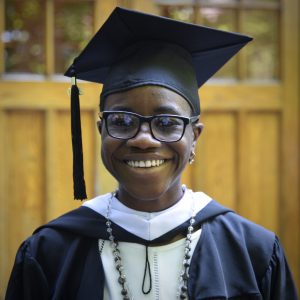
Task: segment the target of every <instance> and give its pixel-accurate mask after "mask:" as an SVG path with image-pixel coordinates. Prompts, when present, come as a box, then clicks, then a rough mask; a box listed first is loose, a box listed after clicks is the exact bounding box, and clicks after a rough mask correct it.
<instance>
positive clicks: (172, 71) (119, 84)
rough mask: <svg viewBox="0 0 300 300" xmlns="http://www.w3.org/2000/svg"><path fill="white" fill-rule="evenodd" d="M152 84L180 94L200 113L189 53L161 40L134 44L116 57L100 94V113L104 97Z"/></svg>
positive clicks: (193, 109) (193, 70)
mask: <svg viewBox="0 0 300 300" xmlns="http://www.w3.org/2000/svg"><path fill="white" fill-rule="evenodd" d="M145 85H156V86H162V87H165V88H168V89H170V90H172V91H174V92H176V93H178V94H179V95H181V96H182V97H183V98H184V99H185V100H187V102H188V103H189V105H190V106H191V108H192V112H193V115H199V114H200V103H199V95H198V84H197V78H196V72H195V69H194V66H193V62H192V56H191V54H190V53H189V52H188V51H186V50H185V49H183V48H182V47H180V46H178V45H176V44H170V43H165V42H161V41H145V42H138V43H136V44H134V45H132V46H130V47H128V48H126V49H125V51H124V52H123V53H122V54H121V55H120V57H119V58H118V59H117V60H116V62H115V63H114V64H113V65H112V67H111V69H110V71H109V73H108V75H107V77H106V79H105V81H104V86H103V90H102V93H101V102H100V103H101V104H100V110H101V111H102V110H103V109H104V106H105V98H106V97H107V96H108V95H110V94H112V93H117V92H122V91H126V90H129V89H132V88H135V87H140V86H145Z"/></svg>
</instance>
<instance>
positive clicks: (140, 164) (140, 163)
mask: <svg viewBox="0 0 300 300" xmlns="http://www.w3.org/2000/svg"><path fill="white" fill-rule="evenodd" d="M125 163H126V164H127V165H128V166H130V167H132V168H153V167H159V166H161V165H162V164H164V163H165V160H164V159H152V160H126V161H125Z"/></svg>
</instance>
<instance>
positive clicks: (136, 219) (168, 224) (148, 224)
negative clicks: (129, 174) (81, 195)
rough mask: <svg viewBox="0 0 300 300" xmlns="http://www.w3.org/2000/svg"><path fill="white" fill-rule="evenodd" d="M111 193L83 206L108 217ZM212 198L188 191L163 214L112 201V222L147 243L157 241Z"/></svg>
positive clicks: (114, 198) (114, 199)
mask: <svg viewBox="0 0 300 300" xmlns="http://www.w3.org/2000/svg"><path fill="white" fill-rule="evenodd" d="M110 198H111V193H109V194H105V195H102V196H98V197H96V198H94V199H92V200H89V201H86V202H85V203H84V204H83V206H86V207H89V208H90V209H92V210H94V211H95V212H97V213H99V214H101V215H102V216H104V217H106V215H107V206H108V203H109V200H110ZM210 201H211V198H210V197H209V196H207V195H206V194H204V193H202V192H197V193H194V192H192V191H191V190H189V189H187V188H186V189H185V193H184V195H183V197H182V198H181V199H180V200H179V201H178V202H177V203H176V204H174V205H173V206H171V207H169V208H167V209H165V210H163V211H160V212H142V211H137V210H134V209H131V208H129V207H127V206H125V205H124V204H123V203H121V202H120V201H119V200H118V199H117V198H116V197H113V198H112V203H111V211H110V220H112V221H113V222H114V223H116V224H118V225H119V226H121V227H123V228H124V229H125V230H127V231H129V232H131V233H133V234H135V235H136V236H139V237H141V238H143V239H145V240H148V241H151V240H154V239H156V238H158V237H160V236H162V235H163V234H165V233H167V232H169V231H170V230H172V229H174V228H176V227H177V226H179V225H180V224H182V223H184V222H185V221H187V220H188V219H190V217H191V215H192V212H193V211H194V212H195V213H198V212H199V211H200V210H201V209H203V208H204V207H205V206H206V205H207V204H208V203H209V202H210Z"/></svg>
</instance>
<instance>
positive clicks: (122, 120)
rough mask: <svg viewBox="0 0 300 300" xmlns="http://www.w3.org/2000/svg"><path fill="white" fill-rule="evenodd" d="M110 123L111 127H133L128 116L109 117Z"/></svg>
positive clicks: (131, 120)
mask: <svg viewBox="0 0 300 300" xmlns="http://www.w3.org/2000/svg"><path fill="white" fill-rule="evenodd" d="M110 123H111V125H113V126H121V127H129V126H132V125H133V123H134V122H133V119H132V117H131V116H128V115H111V118H110Z"/></svg>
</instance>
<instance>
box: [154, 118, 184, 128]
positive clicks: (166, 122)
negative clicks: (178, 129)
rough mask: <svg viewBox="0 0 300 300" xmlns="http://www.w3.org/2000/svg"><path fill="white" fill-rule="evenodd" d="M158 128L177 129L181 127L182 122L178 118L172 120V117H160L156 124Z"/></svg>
mask: <svg viewBox="0 0 300 300" xmlns="http://www.w3.org/2000/svg"><path fill="white" fill-rule="evenodd" d="M155 124H156V126H158V127H162V128H166V127H173V126H174V127H175V126H178V125H180V122H179V121H178V119H177V118H171V117H160V118H157V119H156V122H155Z"/></svg>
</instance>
